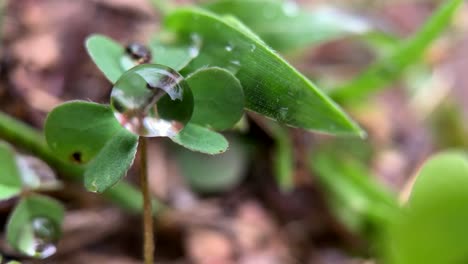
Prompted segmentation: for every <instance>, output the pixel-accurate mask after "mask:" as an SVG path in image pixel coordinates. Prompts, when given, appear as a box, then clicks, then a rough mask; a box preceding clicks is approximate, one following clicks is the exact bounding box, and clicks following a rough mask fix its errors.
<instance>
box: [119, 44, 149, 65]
mask: <svg viewBox="0 0 468 264" xmlns="http://www.w3.org/2000/svg"><path fill="white" fill-rule="evenodd" d="M150 61H151V51H150V50H149V49H148V48H147V47H145V46H144V45H142V44H139V43H130V44H128V45H127V47H126V48H125V54H124V55H123V56H122V58H121V59H120V64H121V66H122V68H123V69H124V70H128V69H131V68H133V67H135V66H136V65H139V64H143V63H149V62H150Z"/></svg>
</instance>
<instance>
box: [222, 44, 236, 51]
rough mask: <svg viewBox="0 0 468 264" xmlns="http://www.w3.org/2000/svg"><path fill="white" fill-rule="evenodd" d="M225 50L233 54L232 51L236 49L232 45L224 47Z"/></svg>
mask: <svg viewBox="0 0 468 264" xmlns="http://www.w3.org/2000/svg"><path fill="white" fill-rule="evenodd" d="M224 48H225V49H226V51H228V52H231V51H232V50H233V49H234V47H233V46H232V45H231V44H228V45H226V47H224Z"/></svg>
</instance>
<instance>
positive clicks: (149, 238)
mask: <svg viewBox="0 0 468 264" xmlns="http://www.w3.org/2000/svg"><path fill="white" fill-rule="evenodd" d="M139 141H140V142H139V144H138V148H139V153H140V185H141V192H142V195H143V232H144V233H143V236H144V259H145V264H153V263H154V233H153V214H152V212H151V209H152V208H151V194H150V190H149V184H148V164H147V159H148V157H147V149H146V141H147V139H146V138H145V137H140V140H139Z"/></svg>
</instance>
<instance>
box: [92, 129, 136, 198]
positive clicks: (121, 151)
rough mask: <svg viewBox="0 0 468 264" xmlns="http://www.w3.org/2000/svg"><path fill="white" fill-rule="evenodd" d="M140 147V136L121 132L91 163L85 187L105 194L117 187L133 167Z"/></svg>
mask: <svg viewBox="0 0 468 264" xmlns="http://www.w3.org/2000/svg"><path fill="white" fill-rule="evenodd" d="M137 146H138V136H136V135H134V134H132V133H130V132H128V131H127V130H125V129H122V130H120V131H119V132H118V133H117V134H115V135H114V136H113V137H112V139H111V140H109V141H108V142H107V144H106V145H105V146H104V147H103V148H102V150H101V151H100V152H99V154H98V155H97V156H96V157H95V158H94V159H93V160H92V161H91V162H90V163H89V165H88V166H87V168H86V171H85V175H84V177H85V187H86V189H88V190H90V191H92V192H103V191H105V190H107V189H108V188H110V187H112V186H113V185H115V184H116V183H117V182H118V181H119V180H120V179H122V177H124V176H125V174H126V173H127V170H128V169H129V168H130V166H132V164H133V160H134V159H135V155H136V151H137Z"/></svg>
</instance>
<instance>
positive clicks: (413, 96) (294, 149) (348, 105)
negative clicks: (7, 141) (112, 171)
mask: <svg viewBox="0 0 468 264" xmlns="http://www.w3.org/2000/svg"><path fill="white" fill-rule="evenodd" d="M154 3H155V2H154V1H146V0H133V1H130V0H80V1H72V2H71V1H63V0H44V1H33V0H14V1H13V0H10V1H3V2H1V4H2V6H1V10H2V16H1V20H2V29H1V36H2V46H1V49H0V110H1V111H2V112H5V113H8V114H9V115H12V116H15V117H16V118H18V119H20V120H22V121H24V122H26V123H28V124H29V125H31V126H33V127H36V128H38V129H42V126H43V123H44V118H45V116H46V114H47V113H48V112H49V111H51V110H52V109H53V108H54V107H55V106H57V105H58V104H60V103H62V102H65V101H67V100H72V99H83V100H92V101H96V102H100V103H107V102H108V96H109V92H110V89H111V87H112V85H111V84H110V83H109V82H108V81H107V80H106V79H105V78H104V77H103V76H102V74H101V73H100V72H99V71H98V70H97V68H96V67H95V66H94V65H93V63H92V61H91V60H90V59H89V57H88V56H87V55H86V51H85V48H84V40H85V38H86V37H87V36H88V35H90V34H92V33H101V34H105V35H107V36H110V37H112V38H113V39H115V40H117V41H119V42H121V43H124V44H125V43H129V42H132V41H138V42H142V43H148V42H149V40H150V38H151V36H153V35H154V32H156V31H157V30H158V29H159V28H160V25H159V23H157V21H160V20H161V14H160V13H159V12H158V11H157V10H155V9H154V6H153V5H152V4H154ZM177 4H188V2H185V3H183V2H180V3H177ZM198 4H200V5H201V6H202V7H204V8H207V9H209V10H211V11H213V12H217V13H219V14H231V15H234V16H237V17H238V18H239V19H240V20H241V21H242V22H244V23H245V24H246V25H247V26H248V27H250V28H251V29H252V31H254V32H255V33H257V34H258V35H259V36H260V37H261V38H262V39H263V40H264V41H265V42H266V43H267V44H269V45H271V46H272V47H273V48H274V49H275V50H277V51H278V52H279V53H280V54H281V55H283V56H284V57H285V58H286V60H287V61H288V62H290V63H291V64H293V65H294V66H295V67H297V68H298V69H299V71H300V72H302V73H303V74H304V75H306V76H307V77H308V78H309V79H310V80H312V81H313V82H314V83H315V84H317V86H318V87H320V89H322V90H323V91H325V92H326V93H327V94H329V95H330V96H331V98H333V99H335V100H336V101H337V102H338V103H339V104H340V105H342V106H343V107H344V108H345V110H346V111H347V112H348V113H349V114H350V115H351V116H352V118H354V119H355V120H356V121H357V122H358V123H359V125H360V126H361V127H362V128H363V129H364V130H365V131H366V132H367V137H366V138H364V139H359V138H355V137H344V138H343V137H333V136H329V135H322V134H319V133H310V132H307V131H304V130H301V129H295V128H290V127H286V126H283V125H281V124H278V123H275V122H273V121H271V120H269V119H266V118H264V117H262V116H259V115H257V114H254V113H251V112H248V113H247V114H246V115H245V116H244V117H243V118H242V119H241V121H240V122H239V123H238V124H237V125H236V127H235V129H233V130H232V131H227V132H225V133H224V134H225V136H226V137H227V138H228V139H229V141H230V148H229V150H228V151H227V152H226V153H224V154H222V155H218V156H214V157H211V156H206V155H203V154H199V153H193V152H189V151H187V150H185V149H181V148H180V147H178V146H174V144H168V142H166V140H154V141H150V143H149V150H148V155H149V158H150V159H149V166H150V168H149V172H150V178H151V179H150V181H151V189H152V192H153V194H154V195H155V197H157V198H158V199H160V200H161V201H163V202H164V203H165V204H167V205H169V206H170V207H171V208H174V210H173V212H171V215H170V217H167V219H166V218H165V217H162V218H161V219H159V220H160V221H159V222H158V224H157V226H158V230H157V232H156V234H157V235H156V236H157V250H156V252H157V253H156V254H157V259H158V263H187V262H190V263H319V264H322V263H323V264H341V263H343V264H344V263H349V264H352V263H362V264H364V263H366V264H367V263H396V264H400V263H409V264H419V263H424V264H427V263H447V264H451V263H453V264H455V263H462V262H463V261H466V259H468V254H466V252H467V250H466V248H465V247H466V245H468V244H467V243H465V242H466V241H465V237H468V236H466V235H465V233H466V232H467V231H466V230H468V229H466V228H465V227H464V223H466V220H467V219H465V218H464V217H465V216H464V215H463V214H464V211H466V209H467V208H466V204H467V203H466V201H467V199H468V198H467V197H466V196H467V195H466V194H465V193H466V192H465V191H464V188H467V187H465V185H464V184H467V182H466V181H467V180H468V178H467V177H468V170H467V169H466V168H467V165H466V164H467V161H466V157H465V155H466V154H465V153H466V152H465V151H466V148H467V147H468V126H467V124H468V122H467V120H468V75H467V74H466V69H467V68H468V37H467V36H468V34H467V33H468V20H467V18H468V5H467V3H466V1H465V2H464V1H436V0H397V1H384V0H381V1H378V0H373V1H369V0H347V1H344V0H334V1H321V0H314V1H298V2H279V1H278V2H277V1H269V0H233V1H228V0H221V1H213V2H211V1H210V2H208V1H203V2H199V3H198ZM155 5H156V6H159V4H158V3H156V4H155ZM458 6H459V8H457V7H458ZM155 21H156V22H155ZM0 138H2V137H1V136H0ZM2 146H3V145H2ZM5 146H6V145H5ZM2 148H3V147H2ZM5 149H7V151H12V150H10V149H9V147H5ZM451 149H458V151H451V152H447V153H446V154H441V155H438V156H436V157H434V158H433V159H431V160H430V161H429V162H428V163H427V165H426V166H424V168H423V169H422V170H421V172H419V171H420V169H421V166H423V164H424V163H425V162H426V160H427V159H428V158H429V157H431V156H432V155H433V154H435V153H438V152H441V151H445V150H451ZM16 152H17V153H28V149H27V148H23V149H21V148H19V149H16ZM5 153H6V152H5ZM8 153H10V152H8ZM8 155H10V154H8ZM9 157H10V156H9ZM10 158H11V157H10ZM42 158H43V159H44V157H42ZM52 160H53V159H52ZM46 161H47V160H46ZM29 162H31V161H29ZM48 163H51V162H50V161H49V162H48ZM49 165H51V166H52V167H54V168H55V169H57V168H56V167H57V163H54V162H52V164H49ZM40 166H42V167H41V168H42V169H43V170H47V171H49V170H50V168H48V167H47V166H46V165H44V164H42V163H41V165H40ZM0 168H2V169H3V171H2V170H0V184H1V183H2V180H4V179H6V176H2V174H1V173H2V172H4V171H6V169H5V168H6V167H1V164H0ZM8 169H9V170H13V169H11V168H8ZM137 169H138V168H134V169H133V170H131V171H130V172H129V175H128V177H127V179H128V180H129V181H130V182H135V181H136V180H135V179H136V178H137V177H136V176H135V172H136V171H137ZM57 171H59V172H61V173H58V174H57V175H55V174H53V173H52V176H50V173H49V174H47V175H49V176H47V177H45V179H46V180H47V181H49V182H50V181H52V182H54V184H53V185H54V186H55V187H54V188H43V189H41V188H39V191H40V192H41V193H44V194H47V195H49V196H52V197H54V198H56V199H58V200H60V201H62V202H63V203H64V205H65V206H66V209H67V211H66V213H65V216H64V224H63V239H62V240H61V241H60V242H59V244H58V251H57V253H56V254H55V256H53V259H51V260H43V261H37V260H35V261H33V260H30V259H28V258H24V256H21V255H19V254H18V253H17V252H16V251H14V250H12V249H11V247H9V246H8V245H7V243H6V233H5V232H2V234H1V239H0V252H1V255H4V256H5V259H8V260H9V259H20V260H22V261H23V263H51V262H53V263H139V260H138V259H139V255H140V251H141V250H140V249H141V244H140V242H139V241H140V240H141V239H140V238H139V233H140V228H139V225H140V223H139V219H138V216H137V215H134V214H129V213H123V212H122V211H121V210H120V209H118V208H117V207H116V205H117V206H118V205H119V203H117V204H111V203H109V202H106V201H104V200H102V199H101V198H100V197H99V196H96V195H94V194H90V193H86V192H85V191H84V189H83V187H82V184H81V183H75V182H73V181H69V180H67V178H65V177H64V175H62V174H66V173H63V171H61V170H60V169H57ZM76 173H78V174H79V172H76ZM72 174H73V173H72ZM41 175H44V174H41ZM418 175H420V177H418ZM51 177H52V178H53V180H50V178H51ZM57 179H60V180H61V181H62V182H61V183H60V184H58V180H57ZM46 180H44V178H40V179H39V180H37V181H46ZM415 182H416V187H415V191H414V193H412V192H411V191H412V187H413V184H414V183H415ZM5 185H6V184H5ZM8 186H10V185H8ZM20 189H21V187H20V186H18V184H16V183H15V184H14V188H13V190H12V192H14V193H17V192H20ZM126 193H130V191H128V192H127V191H126V190H123V189H122V192H118V193H117V192H116V193H114V194H111V195H109V196H112V195H117V197H122V196H125V195H126ZM409 197H411V198H409ZM117 200H118V198H117ZM408 200H409V202H408ZM16 201H17V199H16V198H13V199H9V200H3V201H1V202H0V222H1V223H2V224H4V225H6V223H7V216H8V215H9V214H10V213H11V212H12V211H13V208H14V205H15V203H16ZM125 202H128V200H127V201H125V199H124V200H121V202H120V205H121V206H122V205H124V207H129V208H134V207H135V206H134V205H133V204H132V203H130V205H128V203H127V204H124V203H125ZM134 203H135V202H134ZM125 205H127V206H125ZM4 238H5V239H4ZM135 241H137V242H135ZM49 261H50V262H49ZM0 262H1V261H0Z"/></svg>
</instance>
